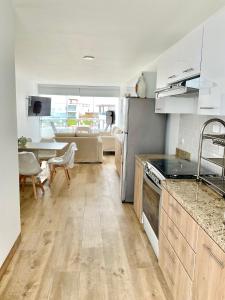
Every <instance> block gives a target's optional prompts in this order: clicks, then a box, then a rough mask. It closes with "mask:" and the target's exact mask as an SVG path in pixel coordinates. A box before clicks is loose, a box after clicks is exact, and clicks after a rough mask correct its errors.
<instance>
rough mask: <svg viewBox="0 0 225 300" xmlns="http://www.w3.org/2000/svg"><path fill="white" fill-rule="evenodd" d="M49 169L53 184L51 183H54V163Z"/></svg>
mask: <svg viewBox="0 0 225 300" xmlns="http://www.w3.org/2000/svg"><path fill="white" fill-rule="evenodd" d="M49 170H50V179H49V184H50V185H51V183H52V181H53V177H54V173H55V170H54V166H53V165H50V166H49Z"/></svg>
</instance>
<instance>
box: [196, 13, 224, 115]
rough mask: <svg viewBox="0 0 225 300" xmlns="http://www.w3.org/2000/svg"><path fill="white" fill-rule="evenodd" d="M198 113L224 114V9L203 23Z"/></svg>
mask: <svg viewBox="0 0 225 300" xmlns="http://www.w3.org/2000/svg"><path fill="white" fill-rule="evenodd" d="M198 113H199V114H204V115H225V10H224V9H223V10H221V11H220V12H219V13H217V14H216V15H214V16H213V17H211V18H210V19H208V20H207V22H206V23H205V28H204V38H203V50H202V66H201V80H200V91H199V102H198Z"/></svg>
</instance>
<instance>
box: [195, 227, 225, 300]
mask: <svg viewBox="0 0 225 300" xmlns="http://www.w3.org/2000/svg"><path fill="white" fill-rule="evenodd" d="M193 299H194V300H225V253H224V252H223V250H222V249H220V248H219V247H218V246H217V245H216V243H215V242H214V241H213V240H212V239H211V238H210V237H209V236H208V235H207V234H206V233H205V232H204V231H203V230H202V229H200V230H199V236H198V243H197V255H196V265H195V279H194V286H193Z"/></svg>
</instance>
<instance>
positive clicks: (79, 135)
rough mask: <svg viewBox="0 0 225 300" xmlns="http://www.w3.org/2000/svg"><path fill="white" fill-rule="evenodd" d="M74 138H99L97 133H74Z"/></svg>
mask: <svg viewBox="0 0 225 300" xmlns="http://www.w3.org/2000/svg"><path fill="white" fill-rule="evenodd" d="M75 136H77V137H97V136H99V133H88V132H76V133H75Z"/></svg>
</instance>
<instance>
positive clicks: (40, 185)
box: [39, 182, 45, 194]
mask: <svg viewBox="0 0 225 300" xmlns="http://www.w3.org/2000/svg"><path fill="white" fill-rule="evenodd" d="M39 187H40V188H41V190H42V193H43V194H44V193H45V189H44V187H43V184H42V182H40V183H39Z"/></svg>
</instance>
